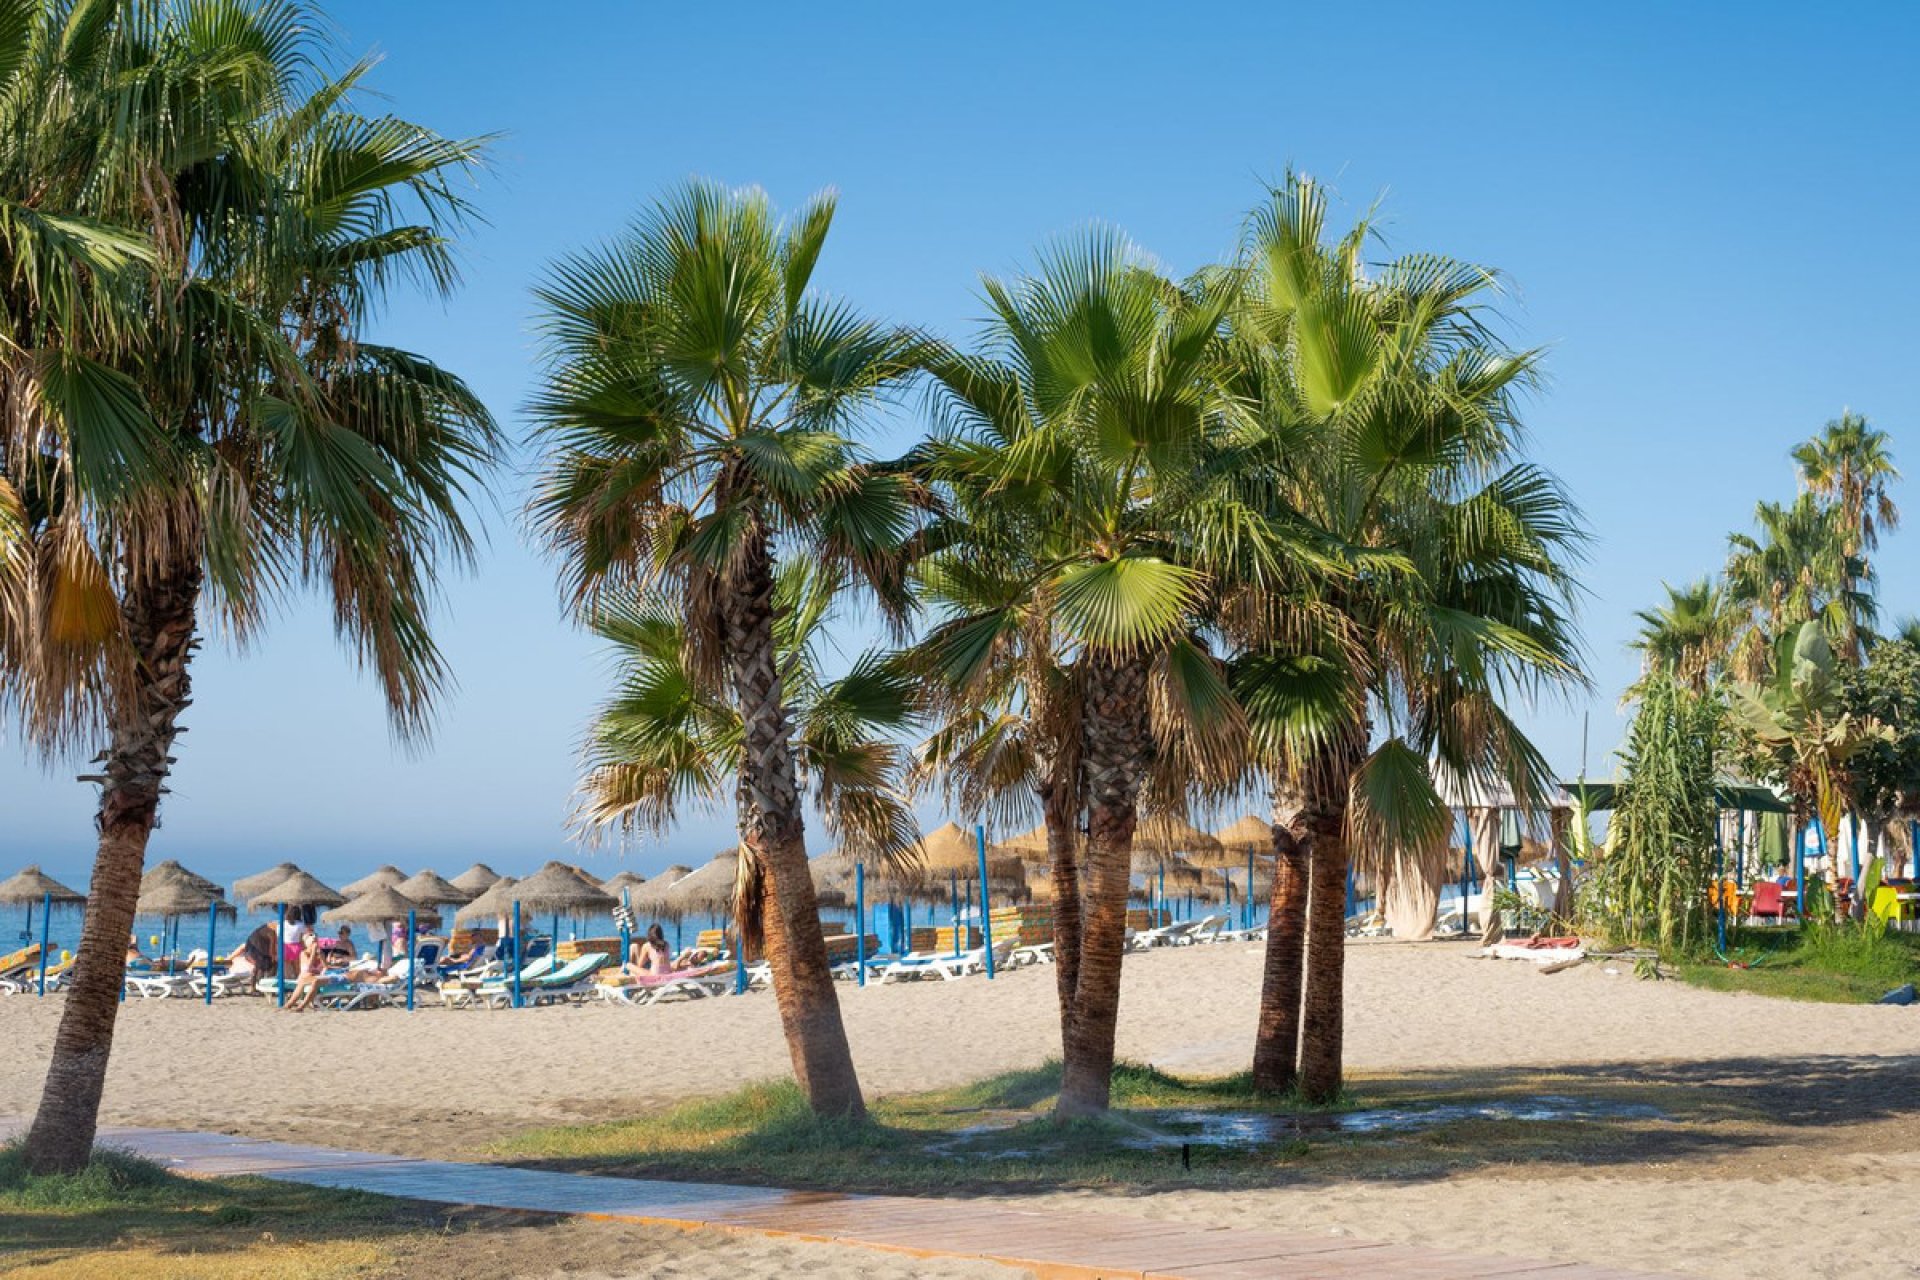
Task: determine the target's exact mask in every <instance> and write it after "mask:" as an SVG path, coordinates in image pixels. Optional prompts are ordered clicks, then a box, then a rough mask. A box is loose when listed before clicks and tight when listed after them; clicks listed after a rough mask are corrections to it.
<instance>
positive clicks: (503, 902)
mask: <svg viewBox="0 0 1920 1280" xmlns="http://www.w3.org/2000/svg"><path fill="white" fill-rule="evenodd" d="M518 883H520V882H519V881H517V880H515V879H514V878H513V877H512V876H501V877H499V878H498V879H496V880H495V881H494V882H493V883H492V884H490V885H488V886H487V889H486V892H485V893H482V894H481V895H480V896H479V897H477V898H475V899H474V900H473V901H472V902H469V903H467V904H466V905H465V906H463V907H461V908H460V909H459V910H458V911H456V912H454V915H453V919H454V922H455V923H456V924H466V923H468V922H470V921H474V920H497V919H499V918H501V917H502V916H510V915H512V914H513V903H514V894H513V888H514V886H515V885H517V884H518Z"/></svg>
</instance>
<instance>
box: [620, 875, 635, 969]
mask: <svg viewBox="0 0 1920 1280" xmlns="http://www.w3.org/2000/svg"><path fill="white" fill-rule="evenodd" d="M620 906H621V907H622V908H623V912H622V915H621V920H622V923H621V925H620V963H621V964H622V965H623V966H624V965H625V964H626V963H627V956H628V955H629V954H630V953H631V952H632V950H633V928H632V926H631V925H628V924H626V923H625V921H627V920H630V919H632V918H633V890H631V889H622V890H621V891H620Z"/></svg>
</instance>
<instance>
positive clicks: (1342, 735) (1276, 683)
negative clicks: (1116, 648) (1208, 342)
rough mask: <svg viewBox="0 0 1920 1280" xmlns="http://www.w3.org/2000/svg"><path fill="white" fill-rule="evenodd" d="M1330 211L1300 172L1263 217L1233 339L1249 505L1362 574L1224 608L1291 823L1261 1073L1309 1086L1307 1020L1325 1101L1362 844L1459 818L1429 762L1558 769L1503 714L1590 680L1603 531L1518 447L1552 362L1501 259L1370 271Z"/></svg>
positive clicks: (1332, 1090)
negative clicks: (1522, 340)
mask: <svg viewBox="0 0 1920 1280" xmlns="http://www.w3.org/2000/svg"><path fill="white" fill-rule="evenodd" d="M1325 215H1326V197H1325V194H1324V192H1323V191H1322V189H1321V188H1320V187H1319V186H1318V185H1317V184H1315V183H1313V182H1312V181H1311V180H1310V179H1307V178H1304V177H1299V176H1292V175H1290V176H1289V178H1288V179H1287V181H1286V183H1285V184H1283V185H1282V186H1281V187H1280V188H1279V189H1277V190H1276V191H1274V192H1273V193H1272V198H1271V200H1270V201H1269V202H1268V204H1267V205H1265V206H1263V207H1262V208H1261V209H1259V210H1257V211H1256V212H1255V214H1254V216H1253V217H1252V219H1251V220H1250V224H1249V235H1248V244H1247V250H1246V253H1245V256H1244V259H1243V270H1244V271H1245V273H1246V276H1247V287H1246V292H1245V305H1244V306H1243V307H1242V308H1241V310H1240V312H1239V314H1238V315H1237V316H1236V318H1235V330H1236V335H1235V336H1236V340H1237V344H1236V345H1237V351H1238V354H1239V358H1240V361H1241V365H1242V371H1241V375H1240V380H1239V387H1240V389H1241V394H1242V395H1243V396H1244V397H1245V398H1246V399H1247V400H1248V401H1250V402H1251V403H1253V404H1255V405H1257V406H1258V414H1257V416H1256V418H1255V420H1254V423H1253V425H1252V426H1251V427H1250V428H1249V429H1247V430H1246V431H1244V432H1243V433H1242V435H1241V438H1240V441H1239V451H1240V456H1239V457H1238V458H1237V459H1236V460H1235V461H1234V463H1233V465H1232V466H1231V468H1230V470H1231V471H1232V473H1233V474H1234V475H1236V476H1237V477H1240V482H1241V486H1242V491H1243V494H1244V497H1245V499H1246V500H1247V501H1248V502H1249V503H1263V502H1264V503H1266V504H1269V505H1270V506H1271V507H1273V508H1276V509H1277V510H1278V511H1279V512H1283V513H1285V514H1286V515H1287V516H1288V517H1289V518H1293V519H1298V520H1304V521H1306V522H1308V523H1309V524H1310V525H1311V526H1312V527H1313V528H1315V529H1316V530H1318V531H1319V533H1320V535H1321V536H1322V537H1323V538H1325V539H1327V540H1328V542H1329V543H1330V544H1332V545H1334V546H1337V547H1338V548H1340V550H1341V560H1340V564H1339V566H1338V568H1337V569H1336V570H1335V571H1334V572H1330V573H1329V572H1317V571H1315V568H1314V566H1311V565H1307V566H1302V567H1301V568H1302V569H1303V570H1304V571H1303V572H1296V573H1294V574H1291V575H1282V576H1279V577H1277V578H1275V579H1271V580H1269V581H1268V582H1267V583H1263V584H1261V585H1259V586H1258V587H1256V588H1254V589H1251V590H1249V591H1248V592H1247V593H1246V595H1247V598H1246V599H1244V600H1235V601H1231V602H1230V603H1229V605H1228V607H1227V608H1226V610H1225V614H1226V616H1227V617H1228V618H1229V619H1231V620H1232V621H1231V622H1230V625H1229V630H1230V631H1231V632H1233V633H1234V634H1236V635H1237V636H1238V637H1239V638H1240V639H1241V641H1242V643H1243V644H1244V645H1245V648H1246V656H1245V657H1244V658H1243V659H1242V660H1241V661H1240V662H1239V663H1237V665H1236V673H1235V687H1236V689H1237V690H1238V691H1239V693H1240V698H1241V702H1242V704H1243V705H1244V706H1245V707H1246V709H1247V713H1248V715H1249V716H1250V717H1251V719H1252V722H1253V727H1254V735H1255V741H1256V742H1257V743H1259V744H1260V745H1261V747H1262V755H1263V756H1264V757H1265V759H1266V760H1267V761H1268V765H1269V768H1270V769H1271V771H1272V772H1273V774H1274V775H1275V780H1276V787H1275V797H1274V807H1275V822H1276V827H1280V826H1282V825H1285V826H1287V827H1289V828H1290V832H1289V835H1290V837H1291V839H1290V841H1289V839H1287V838H1283V837H1279V836H1278V835H1277V837H1276V853H1277V854H1278V855H1279V868H1278V874H1276V876H1275V883H1274V899H1273V914H1272V922H1271V924H1270V927H1269V932H1268V948H1269V954H1268V963H1267V969H1266V974H1267V981H1266V983H1265V989H1264V990H1263V994H1262V1010H1261V1018H1260V1038H1259V1041H1258V1042H1257V1044H1256V1049H1255V1062H1256V1079H1257V1081H1258V1082H1259V1083H1260V1084H1261V1085H1262V1087H1267V1088H1273V1089H1284V1088H1287V1087H1290V1086H1292V1085H1293V1084H1294V1083H1295V1081H1294V1073H1293V1064H1294V1061H1295V1051H1296V1049H1295V1044H1294V1043H1293V1041H1292V1040H1291V1039H1290V1038H1289V1036H1290V1035H1291V1033H1292V1032H1293V1030H1294V1028H1295V1027H1296V1026H1297V1027H1298V1032H1299V1044H1298V1088H1299V1090H1300V1092H1301V1094H1302V1095H1303V1096H1304V1097H1306V1098H1308V1099H1310V1100H1313V1101H1326V1100H1329V1099H1331V1098H1332V1097H1333V1096H1335V1095H1336V1094H1337V1092H1338V1090H1339V1087H1340V1071H1341V1056H1342V1055H1341V1027H1342V1021H1343V1017H1344V979H1343V966H1344V941H1345V915H1346V913H1345V896H1346V895H1345V889H1346V879H1347V874H1348V868H1349V865H1350V855H1349V850H1350V849H1352V848H1353V847H1355V846H1356V845H1358V847H1360V848H1361V849H1363V850H1368V851H1370V856H1378V855H1379V853H1380V851H1383V850H1385V849H1387V848H1389V847H1390V846H1393V845H1408V846H1421V845H1424V844H1426V843H1428V842H1430V841H1431V840H1432V839H1433V838H1434V837H1435V835H1436V834H1437V833H1438V832H1439V831H1441V830H1443V829H1444V827H1445V825H1446V823H1447V822H1448V816H1447V810H1446V807H1445V805H1444V803H1443V802H1442V801H1441V799H1440V796H1439V794H1438V793H1437V791H1436V789H1435V786H1434V780H1433V777H1432V775H1431V773H1430V769H1429V764H1428V761H1429V758H1430V757H1431V758H1433V759H1435V760H1437V762H1438V764H1439V766H1440V767H1441V768H1443V769H1445V770H1446V771H1448V772H1449V773H1452V774H1454V775H1458V776H1462V777H1466V778H1470V779H1474V780H1491V779H1492V778H1494V777H1495V776H1498V777H1502V778H1505V779H1507V780H1508V781H1510V782H1511V783H1512V784H1513V785H1514V788H1515V790H1516V791H1517V792H1519V793H1520V794H1522V795H1526V794H1531V793H1533V792H1534V791H1535V790H1536V789H1537V788H1539V787H1541V786H1543V785H1544V784H1545V783H1546V782H1547V780H1548V778H1549V776H1550V775H1549V773H1548V770H1547V768H1546V765H1545V762H1544V760H1543V759H1542V758H1541V757H1540V755H1539V753H1538V752H1537V751H1536V750H1535V749H1534V748H1533V747H1532V746H1531V744H1529V743H1528V742H1527V740H1526V738H1525V737H1524V735H1523V734H1521V732H1520V731H1519V729H1518V727H1517V726H1516V725H1515V724H1514V722H1513V721H1512V719H1511V718H1510V717H1509V716H1508V715H1507V713H1506V711H1505V710H1504V708H1503V706H1502V705H1501V704H1502V700H1503V699H1504V698H1505V697H1506V696H1508V695H1509V693H1510V692H1512V691H1514V690H1527V689H1532V688H1539V687H1543V686H1550V685H1552V684H1555V683H1558V682H1570V681H1578V679H1579V678H1580V677H1579V672H1578V668H1577V665H1576V663H1575V654H1576V650H1577V644H1576V641H1575V639H1574V637H1573V634H1572V629H1571V625H1570V622H1569V598H1570V596H1571V594H1572V591H1573V585H1572V581H1571V578H1570V576H1569V574H1568V570H1567V561H1568V558H1569V556H1570V555H1571V553H1572V552H1573V550H1574V549H1575V548H1576V547H1577V546H1578V544H1579V542H1580V540H1581V536H1582V535H1581V533H1580V530H1579V526H1578V521H1577V517H1576V515H1575V514H1574V512H1573V510H1572V507H1571V505H1570V503H1569V502H1568V500H1567V498H1566V497H1565V495H1564V494H1563V493H1562V491H1561V489H1560V487H1559V485H1558V484H1557V483H1556V482H1555V481H1554V480H1553V478H1552V477H1551V476H1549V475H1547V474H1546V473H1545V472H1543V471H1541V470H1540V469H1538V468H1537V467H1534V466H1532V465H1530V464H1528V463H1526V462H1524V461H1520V460H1519V459H1518V451H1517V441H1518V437H1519V420H1518V414H1517V410H1516V406H1515V403H1514V397H1515V394H1516V392H1517V391H1518V390H1519V389H1521V388H1524V387H1525V386H1526V385H1527V383H1528V381H1529V380H1530V378H1531V376H1532V372H1533V369H1534V363H1535V358H1534V356H1533V354H1532V353H1527V352H1512V351H1509V350H1507V349H1505V348H1504V347H1502V346H1500V345H1499V344H1498V343H1497V341H1496V340H1494V339H1493V337H1492V336H1491V334H1490V333H1489V331H1488V330H1487V328H1486V327H1485V324H1484V322H1483V320H1482V318H1481V315H1480V311H1481V308H1482V306H1483V305H1484V299H1485V295H1486V294H1487V293H1488V292H1489V290H1490V289H1491V288H1492V286H1493V280H1492V278H1491V277H1490V276H1489V274H1488V273H1486V272H1485V271H1483V270H1480V269H1479V268H1475V267H1471V266H1467V265H1464V264H1460V263H1455V262H1452V261H1450V260H1447V259H1444V258H1438V257H1434V256H1431V255H1416V256H1413V257H1408V258H1403V259H1400V260H1397V261H1395V262H1392V263H1389V264H1387V265H1386V266H1385V267H1384V268H1383V269H1382V270H1381V271H1380V272H1379V276H1378V278H1377V279H1370V278H1369V277H1368V275H1367V273H1366V271H1365V270H1364V269H1363V267H1362V265H1361V262H1360V249H1361V247H1362V246H1363V244H1364V243H1365V241H1366V238H1367V236H1368V234H1369V232H1368V229H1367V227H1366V225H1365V224H1364V223H1363V224H1362V225H1361V226H1359V227H1357V228H1355V229H1354V230H1353V231H1352V232H1350V233H1349V234H1348V235H1347V236H1346V237H1344V238H1343V239H1342V240H1340V241H1339V242H1338V243H1337V244H1335V245H1333V246H1331V247H1329V246H1327V245H1325V244H1324V243H1323V228H1324V225H1325ZM1382 722H1384V723H1382ZM1381 730H1384V732H1381ZM1289 843H1291V845H1292V847H1291V848H1289V847H1288V846H1289ZM1302 849H1304V850H1305V858H1306V876H1305V879H1306V880H1307V884H1306V886H1305V888H1306V898H1307V901H1306V904H1305V909H1304V913H1303V911H1302V906H1301V902H1300V895H1301V889H1302V885H1301V883H1300V882H1301V879H1302V877H1301V875H1300V858H1301V853H1300V850H1302ZM1290 864H1291V865H1290ZM1303 914H1304V921H1305V929H1304V934H1305V936H1304V939H1303V938H1302V936H1301V929H1300V921H1301V919H1302V917H1303ZM1303 942H1304V949H1305V963H1304V971H1305V981H1304V993H1302V991H1301V985H1302V984H1301V983H1300V981H1299V979H1298V978H1297V977H1296V976H1295V975H1297V974H1299V973H1300V972H1301V969H1302V965H1301V962H1300V960H1299V959H1298V957H1299V955H1300V952H1301V949H1302V945H1303ZM1296 1000H1298V1001H1300V1002H1301V1012H1300V1016H1299V1018H1298V1019H1297V1020H1296V1018H1295V1016H1294V1003H1293V1002H1294V1001H1296Z"/></svg>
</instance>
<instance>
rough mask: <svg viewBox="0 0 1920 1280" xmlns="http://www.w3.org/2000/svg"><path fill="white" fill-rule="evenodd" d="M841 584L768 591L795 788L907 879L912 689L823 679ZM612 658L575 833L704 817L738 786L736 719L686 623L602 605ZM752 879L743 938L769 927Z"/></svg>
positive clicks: (853, 842)
mask: <svg viewBox="0 0 1920 1280" xmlns="http://www.w3.org/2000/svg"><path fill="white" fill-rule="evenodd" d="M839 588H840V584H839V583H837V582H835V581H833V580H832V579H831V578H830V577H827V576H826V575H825V574H823V573H821V572H819V571H817V570H816V569H815V567H814V566H813V565H812V564H811V563H809V562H807V561H805V560H795V561H791V562H789V563H788V564H786V565H784V566H782V567H781V570H780V575H779V578H778V579H777V580H776V582H775V583H774V593H773V599H774V612H775V619H776V623H775V627H774V642H775V645H776V648H777V651H778V653H779V655H780V665H781V671H780V674H781V681H782V684H783V686H784V688H785V689H786V691H787V699H788V704H789V706H790V708H791V710H792V715H793V724H794V734H793V742H794V755H795V760H796V765H797V768H798V771H799V777H800V780H801V782H802V783H803V785H804V786H805V787H806V789H807V791H808V793H809V798H810V799H811V801H812V802H813V805H814V808H815V810H816V811H817V812H819V814H820V815H821V818H822V820H823V822H824V823H825V826H826V830H827V834H828V835H829V836H831V837H832V838H833V839H834V840H835V841H836V842H837V843H838V844H839V846H840V847H841V848H842V849H843V850H846V851H847V852H849V853H851V854H853V855H854V856H856V857H858V858H861V859H863V860H865V861H868V862H872V863H875V864H877V865H879V866H881V867H885V868H900V869H905V868H906V867H907V866H910V865H911V864H912V862H913V861H914V859H915V855H916V852H917V850H918V848H919V844H920V831H919V823H918V821H917V820H916V819H915V818H914V816H913V811H912V808H911V806H910V804H909V801H908V798H907V795H906V792H905V790H904V788H903V785H902V784H903V782H904V775H905V772H906V767H907V759H906V752H905V751H904V750H903V748H902V747H901V746H900V745H899V743H898V741H897V739H898V735H900V734H902V733H904V732H906V731H908V730H909V729H911V728H912V727H913V725H914V723H915V720H916V717H917V710H918V690H917V686H916V684H915V681H914V679H913V677H912V676H911V675H910V674H909V673H908V672H907V671H906V670H905V669H904V668H903V667H902V666H901V665H900V664H899V663H898V662H896V661H891V660H889V659H887V658H885V657H882V656H881V655H878V654H873V653H868V654H862V655H860V656H859V657H857V658H855V660H854V661H853V663H852V664H851V666H850V667H849V669H848V670H847V671H846V673H845V674H843V675H841V676H839V677H838V678H834V679H828V678H826V677H824V676H823V675H822V670H823V667H824V665H825V661H824V660H825V657H826V655H825V654H824V653H822V652H821V649H822V646H823V644H824V635H823V629H824V628H825V627H826V626H827V624H828V623H829V622H830V621H831V620H832V619H833V617H834V612H833V606H834V604H835V601H836V597H837V596H838V594H839ZM589 625H590V626H591V628H592V630H593V632H594V634H596V635H598V636H599V637H600V638H601V639H602V640H604V641H606V642H607V644H608V645H609V646H610V647H611V649H612V652H613V656H614V663H615V670H614V693H613V696H612V697H610V698H609V699H608V700H607V701H606V703H605V704H603V705H602V706H601V708H600V710H599V712H598V713H597V714H596V715H595V717H594V720H593V724H592V726H591V728H590V729H589V730H588V735H587V744H586V751H585V765H586V773H585V776H584V777H583V779H582V781H581V786H580V805H579V810H578V813H577V815H576V818H577V821H578V822H579V823H580V824H581V825H582V826H583V827H584V828H585V829H586V832H587V833H588V834H589V835H593V834H597V833H599V832H602V831H605V830H607V829H610V828H611V829H618V830H621V831H625V832H629V833H641V834H646V833H654V832H659V831H663V830H666V829H667V828H669V827H671V826H672V825H673V823H674V822H675V821H676V820H677V819H678V818H679V816H680V813H681V811H682V808H683V807H684V806H685V805H688V804H695V805H700V804H707V803H710V802H711V801H712V799H713V797H715V796H717V795H720V794H723V793H724V792H725V791H726V790H727V789H728V783H729V782H731V781H733V780H736V779H738V778H739V776H740V768H741V763H742V747H743V744H744V741H745V738H744V735H743V732H742V729H741V724H740V715H739V712H738V711H737V710H735V708H734V707H733V705H732V704H731V703H729V702H728V701H727V700H725V699H724V698H722V697H719V696H717V693H716V690H714V689H713V688H712V687H710V686H704V685H702V684H701V682H700V681H698V680H697V679H695V678H694V676H693V674H692V671H691V669H690V661H689V654H688V646H689V636H688V633H687V626H686V622H685V620H684V619H682V618H680V617H679V616H677V615H676V614H675V613H674V612H673V611H672V610H671V608H670V607H669V606H668V605H667V604H665V603H664V602H662V601H659V600H657V599H653V600H645V599H632V598H625V599H605V600H603V601H602V602H601V603H600V605H599V607H598V608H597V609H596V610H595V612H594V614H593V616H592V617H591V619H590V620H589ZM742 867H743V869H745V870H747V871H748V872H749V876H748V878H747V880H746V882H745V883H743V884H742V885H741V886H740V890H741V892H740V894H739V895H738V898H737V900H736V903H735V917H736V923H737V924H738V925H739V928H740V934H741V937H742V938H743V939H745V940H748V941H755V940H757V939H758V938H759V937H760V936H761V933H762V929H763V927H764V916H763V914H762V912H763V907H764V895H763V894H762V892H761V889H762V884H761V881H760V880H759V878H758V876H757V875H753V874H752V873H753V872H755V871H757V870H758V868H756V867H752V866H750V865H749V864H748V863H746V862H744V861H743V863H742Z"/></svg>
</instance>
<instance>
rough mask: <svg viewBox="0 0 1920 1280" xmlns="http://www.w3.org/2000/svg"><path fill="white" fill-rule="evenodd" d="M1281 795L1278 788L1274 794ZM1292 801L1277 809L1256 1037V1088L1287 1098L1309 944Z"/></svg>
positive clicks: (1294, 1072) (1303, 864)
mask: <svg viewBox="0 0 1920 1280" xmlns="http://www.w3.org/2000/svg"><path fill="white" fill-rule="evenodd" d="M1277 791H1278V789H1277V788H1276V792H1277ZM1293 801H1294V797H1292V796H1287V797H1285V798H1283V797H1282V796H1281V795H1280V794H1277V793H1276V794H1275V796H1274V803H1273V854H1274V865H1273V894H1272V897H1271V899H1270V900H1269V903H1268V906H1267V949H1266V959H1265V963H1264V965H1263V966H1262V971H1261V979H1260V1021H1259V1025H1258V1027H1257V1028H1256V1029H1255V1031H1254V1037H1253V1087H1254V1088H1255V1089H1257V1090H1259V1091H1260V1092H1262V1093H1285V1092H1287V1091H1288V1090H1290V1089H1292V1088H1293V1087H1294V1085H1295V1084H1296V1083H1297V1082H1298V1080H1299V1071H1298V1069H1297V1066H1296V1064H1297V1063H1298V1061H1299V1053H1300V991H1301V988H1302V986H1303V985H1304V981H1305V974H1304V971H1303V966H1304V964H1305V961H1306V944H1307V856H1308V855H1307V848H1306V846H1305V845H1303V844H1302V843H1301V842H1300V840H1299V839H1298V838H1297V837H1296V835H1295V834H1294V832H1293V831H1292V830H1291V825H1292V824H1293V823H1294V822H1296V821H1298V820H1299V815H1300V808H1299V806H1298V805H1297V804H1296V803H1294V802H1293Z"/></svg>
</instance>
